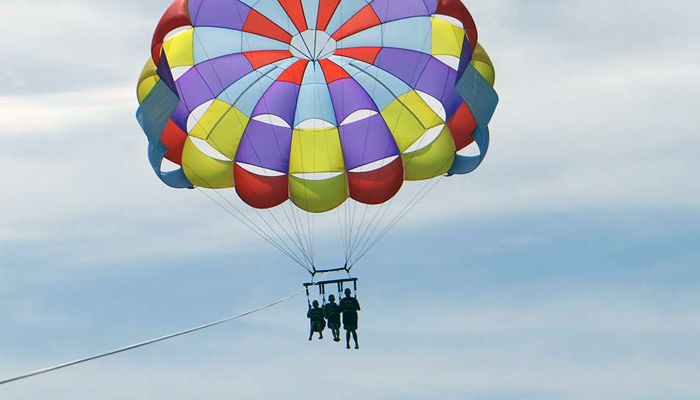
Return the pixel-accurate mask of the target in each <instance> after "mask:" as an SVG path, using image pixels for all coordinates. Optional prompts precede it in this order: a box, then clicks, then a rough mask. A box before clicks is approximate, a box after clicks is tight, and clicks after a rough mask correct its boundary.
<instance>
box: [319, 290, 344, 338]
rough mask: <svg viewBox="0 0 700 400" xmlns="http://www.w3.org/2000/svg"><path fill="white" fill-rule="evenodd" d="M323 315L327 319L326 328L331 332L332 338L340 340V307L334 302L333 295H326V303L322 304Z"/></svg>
mask: <svg viewBox="0 0 700 400" xmlns="http://www.w3.org/2000/svg"><path fill="white" fill-rule="evenodd" d="M323 315H324V316H325V317H326V319H327V320H328V328H330V330H331V332H332V333H333V340H334V341H336V342H340V307H339V306H338V304H337V303H336V302H335V296H333V295H330V296H328V304H326V305H324V306H323Z"/></svg>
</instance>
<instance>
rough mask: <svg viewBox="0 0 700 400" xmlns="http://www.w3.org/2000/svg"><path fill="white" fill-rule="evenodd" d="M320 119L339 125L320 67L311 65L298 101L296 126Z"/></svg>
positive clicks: (305, 74) (307, 70) (306, 73)
mask: <svg viewBox="0 0 700 400" xmlns="http://www.w3.org/2000/svg"><path fill="white" fill-rule="evenodd" d="M310 119H320V120H323V121H326V122H329V123H330V124H331V125H337V123H336V120H335V112H334V111H333V102H332V101H331V94H330V92H329V91H328V84H326V78H325V77H324V75H323V70H322V69H321V67H320V66H316V65H310V66H309V67H308V68H307V69H306V72H305V73H304V79H303V81H302V85H301V88H300V89H299V98H298V100H297V108H296V114H295V116H294V126H295V127H296V126H297V125H299V124H300V123H302V122H304V121H307V120H310Z"/></svg>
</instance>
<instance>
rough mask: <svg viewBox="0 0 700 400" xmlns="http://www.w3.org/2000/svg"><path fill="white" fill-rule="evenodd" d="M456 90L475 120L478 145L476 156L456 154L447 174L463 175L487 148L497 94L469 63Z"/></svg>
mask: <svg viewBox="0 0 700 400" xmlns="http://www.w3.org/2000/svg"><path fill="white" fill-rule="evenodd" d="M457 92H459V94H460V96H462V99H464V102H465V103H466V104H467V106H468V107H469V109H470V110H471V112H472V115H473V116H474V119H475V120H476V124H477V128H476V131H475V132H474V134H473V137H474V141H475V142H476V145H477V146H478V147H479V153H480V154H479V155H478V156H462V155H459V154H458V155H457V156H456V158H455V162H454V164H453V165H452V168H451V169H450V171H449V172H448V176H449V175H463V174H468V173H470V172H472V171H474V170H475V169H476V168H477V167H479V165H480V164H481V162H482V161H484V158H485V157H486V153H487V152H488V149H489V139H490V135H489V127H488V124H489V122H491V117H493V113H494V112H495V111H496V106H497V105H498V94H497V93H496V90H495V89H494V88H493V86H491V84H490V83H489V82H488V81H487V80H486V79H484V77H483V76H481V74H480V73H479V72H478V71H477V70H476V68H474V66H473V65H469V66H468V67H467V69H466V70H465V71H464V74H463V75H462V77H461V78H460V79H459V82H457Z"/></svg>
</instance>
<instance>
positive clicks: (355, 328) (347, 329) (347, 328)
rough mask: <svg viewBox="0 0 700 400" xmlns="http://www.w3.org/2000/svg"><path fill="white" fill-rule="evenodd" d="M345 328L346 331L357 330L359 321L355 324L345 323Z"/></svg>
mask: <svg viewBox="0 0 700 400" xmlns="http://www.w3.org/2000/svg"><path fill="white" fill-rule="evenodd" d="M343 329H345V330H346V331H356V330H357V322H356V323H355V325H350V324H343Z"/></svg>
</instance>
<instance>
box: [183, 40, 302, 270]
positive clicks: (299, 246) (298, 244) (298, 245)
mask: <svg viewBox="0 0 700 400" xmlns="http://www.w3.org/2000/svg"><path fill="white" fill-rule="evenodd" d="M195 36H197V40H198V41H199V43H200V45H201V46H202V49H203V50H204V52H205V55H206V56H207V58H209V55H208V53H207V51H206V48H205V46H204V43H202V41H201V39H200V38H199V36H198V35H197V34H196V32H195ZM246 41H247V42H248V41H249V38H248V37H246ZM248 44H249V43H248ZM212 68H213V72H214V75H215V76H216V78H217V79H218V80H219V83H220V85H221V86H223V83H222V81H221V77H220V75H219V73H218V71H217V69H216V67H215V66H212ZM276 68H277V67H276ZM254 72H255V74H256V75H257V79H256V80H255V82H254V83H253V84H252V85H255V84H256V83H257V84H258V87H259V89H260V91H261V92H262V91H263V88H262V83H261V80H262V78H264V77H265V76H267V75H268V74H269V73H271V71H270V72H268V73H261V72H259V71H258V70H254ZM197 73H198V74H199V71H198V70H197ZM200 76H201V74H200ZM203 81H204V82H205V85H207V87H208V88H209V90H210V91H211V88H210V87H209V85H208V84H207V83H206V80H204V79H203ZM252 85H251V86H252ZM212 94H213V92H212ZM224 95H225V96H226V98H227V99H228V101H229V104H231V105H232V106H231V107H233V104H235V103H236V102H237V100H238V99H236V101H232V100H231V98H230V97H229V95H228V93H227V92H224ZM241 95H242V94H241ZM239 98H240V96H239ZM262 101H263V102H264V104H265V106H266V107H267V100H266V99H265V98H264V97H263V98H262ZM236 117H237V118H238V115H237V114H236ZM198 122H199V121H198ZM220 122H221V119H220V120H219V121H217V123H216V124H215V126H214V128H216V126H218V124H219V123H220ZM239 122H240V121H239ZM212 140H213V138H212ZM275 144H276V145H277V150H278V152H279V153H280V156H281V155H282V151H281V149H280V148H279V144H278V143H275ZM253 152H254V154H255V156H256V157H257V158H258V161H260V156H259V155H258V152H257V149H256V148H255V147H253ZM265 175H266V176H267V177H269V175H268V173H267V171H265ZM273 190H275V189H274V188H273ZM253 193H254V194H255V196H256V197H257V198H258V199H260V196H259V194H258V193H257V192H256V191H255V190H254V191H253ZM229 203H230V202H229ZM255 212H256V214H257V215H258V218H260V220H261V221H263V223H265V225H267V227H268V228H269V229H270V231H272V233H273V234H274V235H275V236H276V237H277V238H278V239H279V240H280V241H281V243H284V244H285V247H286V248H287V249H288V251H289V252H291V253H294V251H292V250H291V248H290V247H289V245H288V244H287V243H286V241H285V240H284V239H283V238H282V237H281V236H280V235H279V234H278V233H277V230H275V229H274V228H272V227H271V226H270V224H269V223H268V222H267V220H266V219H265V218H264V217H263V216H262V215H261V214H260V212H259V211H258V210H257V209H255ZM282 212H283V213H284V214H285V218H286V219H287V222H289V224H290V226H291V227H292V230H293V232H294V235H295V238H296V240H295V239H294V238H292V236H291V235H290V233H289V231H288V230H287V229H286V228H285V227H284V225H283V224H282V223H281V222H280V221H279V220H278V218H277V217H276V216H275V215H274V213H273V212H272V211H271V210H270V209H267V213H268V214H269V215H270V216H271V218H272V219H273V221H274V222H275V223H276V224H277V226H279V228H280V229H281V230H282V231H283V232H284V234H285V235H286V236H287V238H288V239H289V241H291V242H292V243H293V244H294V247H296V248H297V250H299V252H300V253H301V254H302V256H303V258H304V259H305V260H306V262H307V263H308V265H309V267H310V268H308V267H307V268H306V269H307V270H309V271H310V269H311V268H313V265H314V261H313V255H312V254H311V253H310V250H309V249H308V248H305V247H304V245H303V243H302V238H301V235H300V233H299V230H298V229H296V224H292V223H291V221H290V219H289V216H288V215H287V213H286V210H284V207H282Z"/></svg>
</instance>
